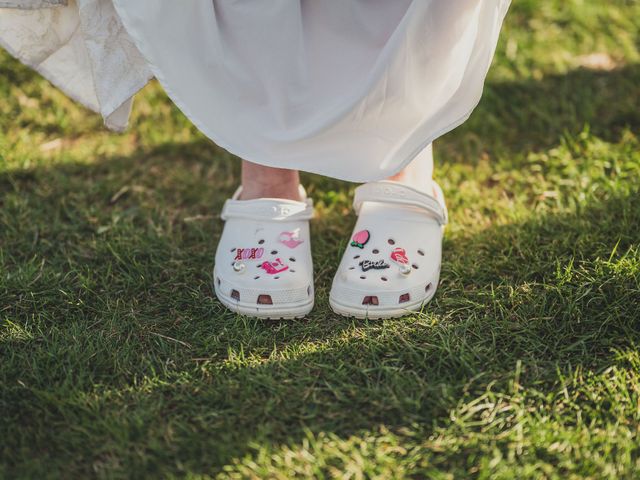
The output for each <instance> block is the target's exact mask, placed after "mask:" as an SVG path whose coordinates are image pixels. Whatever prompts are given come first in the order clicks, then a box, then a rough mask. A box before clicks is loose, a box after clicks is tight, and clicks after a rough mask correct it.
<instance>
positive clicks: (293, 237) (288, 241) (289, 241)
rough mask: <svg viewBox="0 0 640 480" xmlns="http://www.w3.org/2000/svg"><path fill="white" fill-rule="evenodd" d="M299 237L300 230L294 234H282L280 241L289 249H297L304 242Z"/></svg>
mask: <svg viewBox="0 0 640 480" xmlns="http://www.w3.org/2000/svg"><path fill="white" fill-rule="evenodd" d="M299 235H300V234H299V230H294V231H293V232H282V233H281V234H280V237H279V238H278V240H280V243H284V244H285V245H286V246H287V247H289V248H296V247H297V246H298V245H300V244H301V243H302V242H303V241H304V240H299V239H298V238H299Z"/></svg>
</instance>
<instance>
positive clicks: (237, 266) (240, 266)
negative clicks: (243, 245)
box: [233, 262, 245, 273]
mask: <svg viewBox="0 0 640 480" xmlns="http://www.w3.org/2000/svg"><path fill="white" fill-rule="evenodd" d="M244 269H245V264H244V263H242V262H233V271H234V272H236V273H240V272H243V271H244Z"/></svg>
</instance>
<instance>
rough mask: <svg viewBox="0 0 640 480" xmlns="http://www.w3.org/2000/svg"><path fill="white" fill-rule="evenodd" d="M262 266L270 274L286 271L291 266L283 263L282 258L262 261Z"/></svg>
mask: <svg viewBox="0 0 640 480" xmlns="http://www.w3.org/2000/svg"><path fill="white" fill-rule="evenodd" d="M260 266H261V267H262V269H263V270H264V271H265V272H267V273H268V274H269V275H275V274H276V273H280V272H284V271H285V270H288V269H289V267H288V266H287V265H285V264H284V263H282V260H281V259H279V258H276V259H275V260H274V261H273V262H268V261H265V262H262V265H260Z"/></svg>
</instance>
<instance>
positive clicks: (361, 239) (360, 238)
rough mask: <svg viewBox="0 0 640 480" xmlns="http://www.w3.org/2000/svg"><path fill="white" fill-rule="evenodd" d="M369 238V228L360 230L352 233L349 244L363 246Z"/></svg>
mask: <svg viewBox="0 0 640 480" xmlns="http://www.w3.org/2000/svg"><path fill="white" fill-rule="evenodd" d="M370 238H371V234H370V233H369V230H360V231H359V232H356V233H355V234H354V235H353V238H352V239H351V246H352V247H358V248H364V246H365V245H366V244H367V242H368V241H369V239H370Z"/></svg>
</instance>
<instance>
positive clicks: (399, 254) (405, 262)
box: [391, 247, 411, 275]
mask: <svg viewBox="0 0 640 480" xmlns="http://www.w3.org/2000/svg"><path fill="white" fill-rule="evenodd" d="M391 260H393V261H394V262H395V263H397V264H398V266H399V267H400V272H401V273H403V274H404V275H408V274H409V273H411V267H410V266H409V259H408V258H407V252H406V251H405V249H404V248H401V247H396V248H394V249H393V251H392V252H391Z"/></svg>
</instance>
